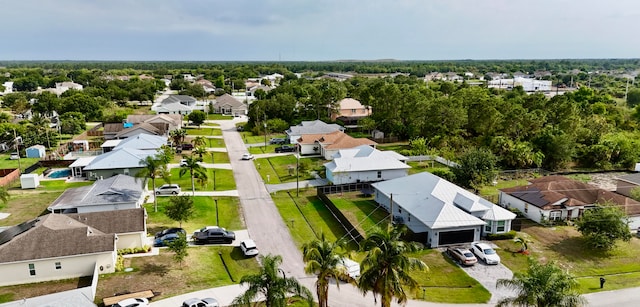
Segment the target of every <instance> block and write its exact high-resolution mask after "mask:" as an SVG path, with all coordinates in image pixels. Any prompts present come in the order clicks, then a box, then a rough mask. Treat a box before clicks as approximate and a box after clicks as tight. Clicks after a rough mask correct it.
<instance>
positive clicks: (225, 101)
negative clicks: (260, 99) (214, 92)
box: [214, 94, 246, 108]
mask: <svg viewBox="0 0 640 307" xmlns="http://www.w3.org/2000/svg"><path fill="white" fill-rule="evenodd" d="M225 105H229V106H231V107H234V108H238V107H246V105H245V104H244V102H242V101H240V100H238V99H235V98H234V97H233V96H231V95H229V94H224V95H222V96H220V97H217V98H216V103H215V104H214V107H219V106H225Z"/></svg>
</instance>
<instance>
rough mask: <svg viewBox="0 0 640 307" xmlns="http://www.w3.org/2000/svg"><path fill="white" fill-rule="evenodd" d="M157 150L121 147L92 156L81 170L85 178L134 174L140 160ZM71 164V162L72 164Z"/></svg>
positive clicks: (155, 152)
mask: <svg viewBox="0 0 640 307" xmlns="http://www.w3.org/2000/svg"><path fill="white" fill-rule="evenodd" d="M156 154H157V151H152V150H139V149H130V148H122V149H118V150H113V151H110V152H107V153H104V154H101V155H99V156H96V157H93V160H91V161H90V162H89V163H88V164H87V165H86V166H84V167H83V168H82V172H83V174H84V175H85V176H87V178H89V179H91V180H96V179H100V178H109V177H112V176H115V175H118V174H124V175H130V176H135V175H136V173H138V171H140V170H141V169H142V167H143V166H142V165H141V164H140V161H142V160H144V159H145V158H146V157H149V156H154V155H156ZM72 165H73V164H72Z"/></svg>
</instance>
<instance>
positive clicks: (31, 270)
mask: <svg viewBox="0 0 640 307" xmlns="http://www.w3.org/2000/svg"><path fill="white" fill-rule="evenodd" d="M29 275H31V276H36V265H35V264H33V263H29Z"/></svg>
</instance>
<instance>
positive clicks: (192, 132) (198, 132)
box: [185, 127, 222, 136]
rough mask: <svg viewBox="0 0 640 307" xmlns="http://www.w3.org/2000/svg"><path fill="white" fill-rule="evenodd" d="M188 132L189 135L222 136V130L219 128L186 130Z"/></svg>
mask: <svg viewBox="0 0 640 307" xmlns="http://www.w3.org/2000/svg"><path fill="white" fill-rule="evenodd" d="M185 130H186V131H187V135H204V136H207V135H222V130H220V129H219V128H217V129H216V128H209V127H201V128H185Z"/></svg>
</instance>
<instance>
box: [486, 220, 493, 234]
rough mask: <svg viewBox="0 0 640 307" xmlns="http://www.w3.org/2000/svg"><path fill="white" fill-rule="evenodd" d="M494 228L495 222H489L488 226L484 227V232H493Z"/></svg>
mask: <svg viewBox="0 0 640 307" xmlns="http://www.w3.org/2000/svg"><path fill="white" fill-rule="evenodd" d="M492 227H493V221H487V224H486V225H484V232H491V228H492Z"/></svg>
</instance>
